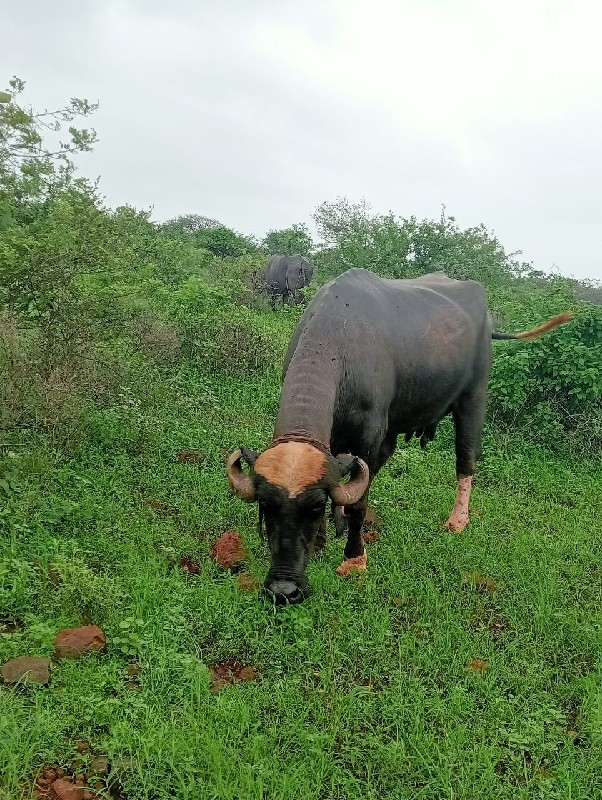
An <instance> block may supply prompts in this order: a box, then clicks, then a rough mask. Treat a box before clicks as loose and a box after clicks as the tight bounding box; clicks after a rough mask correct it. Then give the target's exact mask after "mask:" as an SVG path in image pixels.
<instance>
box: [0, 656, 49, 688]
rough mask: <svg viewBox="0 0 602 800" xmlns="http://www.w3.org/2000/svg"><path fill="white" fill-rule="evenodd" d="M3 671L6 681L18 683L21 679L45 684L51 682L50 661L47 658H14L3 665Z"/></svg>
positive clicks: (3, 678) (3, 677)
mask: <svg viewBox="0 0 602 800" xmlns="http://www.w3.org/2000/svg"><path fill="white" fill-rule="evenodd" d="M1 672H2V680H3V681H4V683H18V682H19V681H21V680H24V681H26V682H27V683H41V684H42V685H43V686H46V685H47V684H48V683H50V661H49V660H48V659H47V658H30V657H29V656H20V657H19V658H13V659H11V660H10V661H7V662H6V663H5V664H3V665H2V670H1Z"/></svg>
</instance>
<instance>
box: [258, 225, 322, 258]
mask: <svg viewBox="0 0 602 800" xmlns="http://www.w3.org/2000/svg"><path fill="white" fill-rule="evenodd" d="M261 246H262V247H263V249H264V250H267V252H268V253H270V254H271V255H276V254H278V255H284V256H295V255H300V256H306V257H307V256H309V255H311V252H312V250H313V242H312V239H311V235H310V233H309V229H308V228H307V225H302V224H298V225H291V227H290V228H283V229H282V230H274V231H269V232H268V233H267V235H266V237H265V239H264V240H263V241H262V243H261Z"/></svg>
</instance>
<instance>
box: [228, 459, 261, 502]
mask: <svg viewBox="0 0 602 800" xmlns="http://www.w3.org/2000/svg"><path fill="white" fill-rule="evenodd" d="M241 458H242V453H241V451H240V450H235V451H234V452H233V453H232V455H231V456H230V457H229V458H228V467H227V473H228V482H229V484H230V486H231V487H232V488H233V489H234V491H235V492H236V495H237V496H238V497H240V499H241V500H244V501H245V503H254V502H255V486H254V484H253V481H252V480H251V478H250V477H249V476H248V475H247V474H246V473H245V472H243V469H242V466H241V463H240V460H241Z"/></svg>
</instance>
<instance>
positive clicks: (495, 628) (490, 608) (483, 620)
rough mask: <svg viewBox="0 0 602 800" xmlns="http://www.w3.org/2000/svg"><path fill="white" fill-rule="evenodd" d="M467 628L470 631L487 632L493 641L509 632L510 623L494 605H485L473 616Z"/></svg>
mask: <svg viewBox="0 0 602 800" xmlns="http://www.w3.org/2000/svg"><path fill="white" fill-rule="evenodd" d="M469 628H470V630H472V631H482V630H487V631H488V632H489V633H490V634H491V636H492V637H493V638H494V639H498V638H499V637H500V636H501V635H502V634H503V633H506V632H507V631H509V630H510V622H509V621H508V620H507V619H506V617H505V616H504V615H503V614H502V613H501V611H500V609H499V608H498V607H497V606H495V605H491V604H489V605H486V606H485V608H483V609H482V610H481V611H479V612H477V613H476V614H473V616H472V617H471V619H470V624H469Z"/></svg>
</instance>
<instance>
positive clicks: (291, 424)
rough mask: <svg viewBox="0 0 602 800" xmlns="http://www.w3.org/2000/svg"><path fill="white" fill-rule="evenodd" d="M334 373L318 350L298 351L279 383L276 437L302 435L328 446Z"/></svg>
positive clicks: (334, 368)
mask: <svg viewBox="0 0 602 800" xmlns="http://www.w3.org/2000/svg"><path fill="white" fill-rule="evenodd" d="M337 372H338V370H337V369H336V361H334V360H333V359H332V358H330V357H327V356H326V355H325V354H323V353H322V352H321V347H320V346H317V347H316V346H311V347H309V348H306V347H303V346H300V347H298V348H297V351H296V352H295V354H294V356H293V358H292V359H291V362H290V364H289V366H288V369H287V371H286V375H285V377H284V381H283V383H282V391H281V393H280V408H279V409H278V417H277V419H276V427H275V436H283V435H285V434H288V433H300V432H302V433H307V434H309V435H310V436H312V437H314V438H315V439H318V441H320V442H322V443H323V444H325V445H326V446H327V447H329V446H330V434H331V431H332V425H333V418H334V409H335V403H336V395H337V383H338V381H337Z"/></svg>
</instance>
